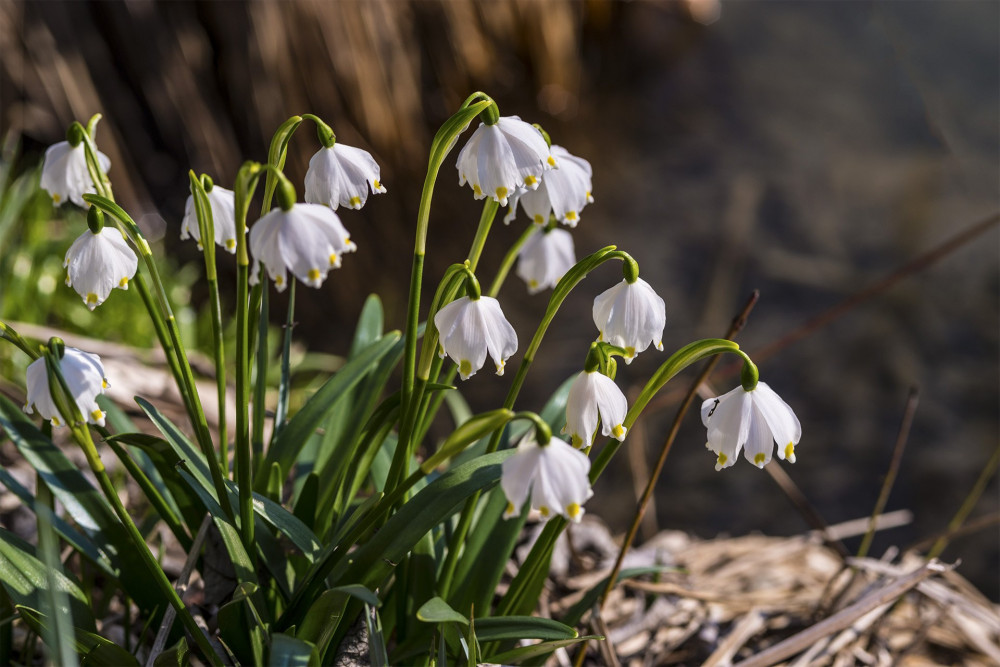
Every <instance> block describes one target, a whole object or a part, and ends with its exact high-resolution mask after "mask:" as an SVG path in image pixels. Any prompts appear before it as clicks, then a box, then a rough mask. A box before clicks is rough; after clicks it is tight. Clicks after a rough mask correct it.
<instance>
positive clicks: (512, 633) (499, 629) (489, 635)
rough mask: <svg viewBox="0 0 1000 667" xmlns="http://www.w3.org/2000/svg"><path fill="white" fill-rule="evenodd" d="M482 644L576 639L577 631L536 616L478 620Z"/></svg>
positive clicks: (477, 625) (498, 617)
mask: <svg viewBox="0 0 1000 667" xmlns="http://www.w3.org/2000/svg"><path fill="white" fill-rule="evenodd" d="M476 635H477V636H478V637H479V641H480V642H483V643H485V642H491V641H498V640H502V639H545V640H557V639H576V638H577V637H578V636H579V635H578V633H577V631H576V630H574V629H573V628H571V627H569V626H568V625H564V624H562V623H560V622H559V621H553V620H552V619H551V618H538V617H536V616H494V617H492V618H477V619H476Z"/></svg>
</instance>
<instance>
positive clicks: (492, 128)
mask: <svg viewBox="0 0 1000 667" xmlns="http://www.w3.org/2000/svg"><path fill="white" fill-rule="evenodd" d="M457 166H458V177H459V179H458V184H459V185H465V183H466V181H468V183H469V185H470V186H472V191H473V192H474V193H475V195H476V199H483V198H485V197H492V198H493V199H495V200H496V201H498V202H500V205H501V206H506V205H507V198H508V197H510V196H511V195H513V194H514V192H516V191H517V189H518V188H522V187H523V188H528V189H530V190H534V189H536V188H537V187H538V184H539V183H540V182H541V178H542V172H543V171H545V170H547V169H551V168H552V167H555V166H556V159H555V158H554V157H552V154H551V153H550V152H549V146H548V144H546V143H545V139H544V138H543V137H542V133H541V132H539V131H538V130H537V129H535V128H534V127H532V126H531V125H529V124H527V123H525V122H524V121H523V120H521V119H520V118H518V117H517V116H506V117H503V118H501V119H500V120H498V121H497V122H496V124H495V125H487V124H486V123H480V124H479V127H478V128H477V129H476V131H475V132H474V133H473V134H472V137H470V138H469V141H468V143H466V144H465V146H464V147H463V148H462V151H461V152H460V153H459V154H458V164H457ZM546 178H548V176H546Z"/></svg>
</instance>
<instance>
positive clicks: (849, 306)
mask: <svg viewBox="0 0 1000 667" xmlns="http://www.w3.org/2000/svg"><path fill="white" fill-rule="evenodd" d="M998 222H1000V212H997V213H993V214H992V215H990V216H988V217H986V218H984V219H982V220H980V221H979V222H977V223H975V224H973V225H971V226H969V227H968V228H966V229H964V230H962V231H960V232H958V233H957V234H955V235H954V236H951V237H949V238H947V239H945V240H944V241H942V242H941V243H939V244H938V245H937V246H935V247H933V248H931V249H930V250H928V251H927V252H925V253H923V254H922V255H918V256H917V257H914V258H913V259H911V260H910V261H909V262H906V263H905V264H903V265H902V266H900V267H899V268H897V269H896V270H895V271H893V272H892V273H890V274H889V275H887V276H885V277H884V278H882V279H881V280H879V281H877V282H875V283H873V284H871V285H869V286H868V287H866V288H864V289H862V290H861V291H859V292H855V293H854V294H852V295H851V296H849V297H847V298H846V299H844V300H843V301H841V302H840V303H838V304H836V305H834V306H832V307H830V308H828V309H827V310H825V311H823V312H822V313H820V314H819V315H816V316H815V317H812V318H810V319H808V320H806V321H805V322H803V323H802V324H801V325H799V326H798V327H796V328H795V329H793V330H792V331H790V332H789V333H788V334H786V335H785V336H782V337H781V338H779V339H778V340H776V341H774V342H772V343H769V344H768V345H765V346H764V347H761V348H759V349H757V350H754V351H753V352H751V353H750V356H751V357H752V358H753V359H754V361H756V362H757V363H758V364H759V363H760V362H763V361H764V360H765V359H768V358H769V357H772V356H774V355H775V354H777V353H778V352H779V351H781V350H783V349H785V348H786V347H789V346H790V345H792V344H793V343H796V342H798V341H799V340H801V339H803V338H805V337H807V336H809V335H811V334H813V333H814V332H816V331H817V330H819V329H822V328H823V327H825V326H827V325H828V324H830V323H831V322H833V321H835V320H837V319H839V318H840V317H842V316H844V315H845V314H847V313H848V312H850V311H851V310H853V309H855V308H857V307H858V306H860V305H861V304H863V303H864V302H866V301H869V300H871V299H873V298H875V297H876V296H879V295H880V294H882V293H883V292H885V291H887V290H888V289H889V288H891V287H893V286H894V285H896V283H898V282H899V281H901V280H903V279H904V278H908V277H909V276H911V275H913V274H915V273H918V272H920V271H923V270H924V269H926V268H928V267H929V266H931V265H933V264H934V263H935V262H937V261H939V260H941V259H943V258H945V257H947V256H948V255H949V254H951V253H952V252H954V251H955V250H958V249H959V248H960V247H962V246H963V245H965V244H967V243H969V242H970V241H972V240H974V239H975V238H977V237H978V236H980V235H981V234H983V233H985V232H987V231H989V230H990V229H991V228H992V227H994V226H995V225H996V224H997V223H998ZM742 366H743V364H742V362H738V363H735V364H729V365H727V366H725V367H724V368H722V369H720V370H719V376H720V377H731V376H733V375H736V374H737V373H739V372H740V369H741V368H742ZM681 391H682V390H680V389H675V390H673V391H670V392H665V393H664V394H662V395H660V396H659V397H658V398H656V399H654V400H652V401H650V402H649V405H648V406H647V410H652V411H656V410H661V409H663V408H665V407H667V406H669V405H673V404H674V403H676V402H677V401H678V400H681V398H682V393H681Z"/></svg>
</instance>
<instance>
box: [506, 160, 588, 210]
mask: <svg viewBox="0 0 1000 667" xmlns="http://www.w3.org/2000/svg"><path fill="white" fill-rule="evenodd" d="M552 156H553V157H554V158H555V159H556V163H557V164H558V165H559V166H558V167H557V168H556V169H553V170H551V171H548V172H546V174H545V178H544V179H542V182H541V184H540V185H539V186H538V189H536V190H529V189H526V188H521V189H519V190H518V191H517V192H516V193H515V194H514V195H513V196H511V198H510V210H509V211H508V212H507V215H506V216H505V217H504V219H503V221H504V222H505V223H510V221H511V220H513V219H514V217H515V215H516V213H517V205H518V204H520V205H521V208H523V209H524V212H525V213H527V214H528V217H529V218H531V220H532V221H533V222H534V223H535V224H539V225H544V224H545V223H546V222H548V221H549V215H554V216H555V217H556V220H558V221H559V222H561V223H563V224H564V225H567V226H569V227H576V223H577V222H579V221H580V211H582V210H583V207H584V206H586V205H587V204H590V203H593V201H594V197H593V195H592V194H591V191H592V190H593V188H594V186H593V184H592V183H591V177H592V175H593V171H592V170H591V168H590V163H589V162H587V161H586V160H584V159H583V158H581V157H577V156H575V155H572V154H571V153H570V152H569V151H567V150H566V149H565V148H563V147H562V146H557V145H555V144H553V145H552Z"/></svg>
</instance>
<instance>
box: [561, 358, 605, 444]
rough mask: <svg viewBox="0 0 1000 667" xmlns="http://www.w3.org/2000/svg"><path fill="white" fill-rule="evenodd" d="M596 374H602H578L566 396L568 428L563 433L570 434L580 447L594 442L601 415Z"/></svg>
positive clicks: (573, 442) (573, 441)
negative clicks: (595, 381) (596, 394)
mask: <svg viewBox="0 0 1000 667" xmlns="http://www.w3.org/2000/svg"><path fill="white" fill-rule="evenodd" d="M595 374H597V375H600V374H599V373H588V372H586V371H581V372H580V373H579V374H577V376H576V379H575V380H573V384H572V385H570V388H569V395H568V396H567V397H566V428H565V429H564V430H563V433H566V434H568V435H569V436H570V438H571V439H572V445H573V446H574V447H576V448H578V449H579V448H582V447H585V446H589V445H592V444H594V432H595V431H596V430H597V420H598V418H599V417H600V412H599V410H598V407H597V402H596V401H595V400H594V393H593V376H594V375H595Z"/></svg>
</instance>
